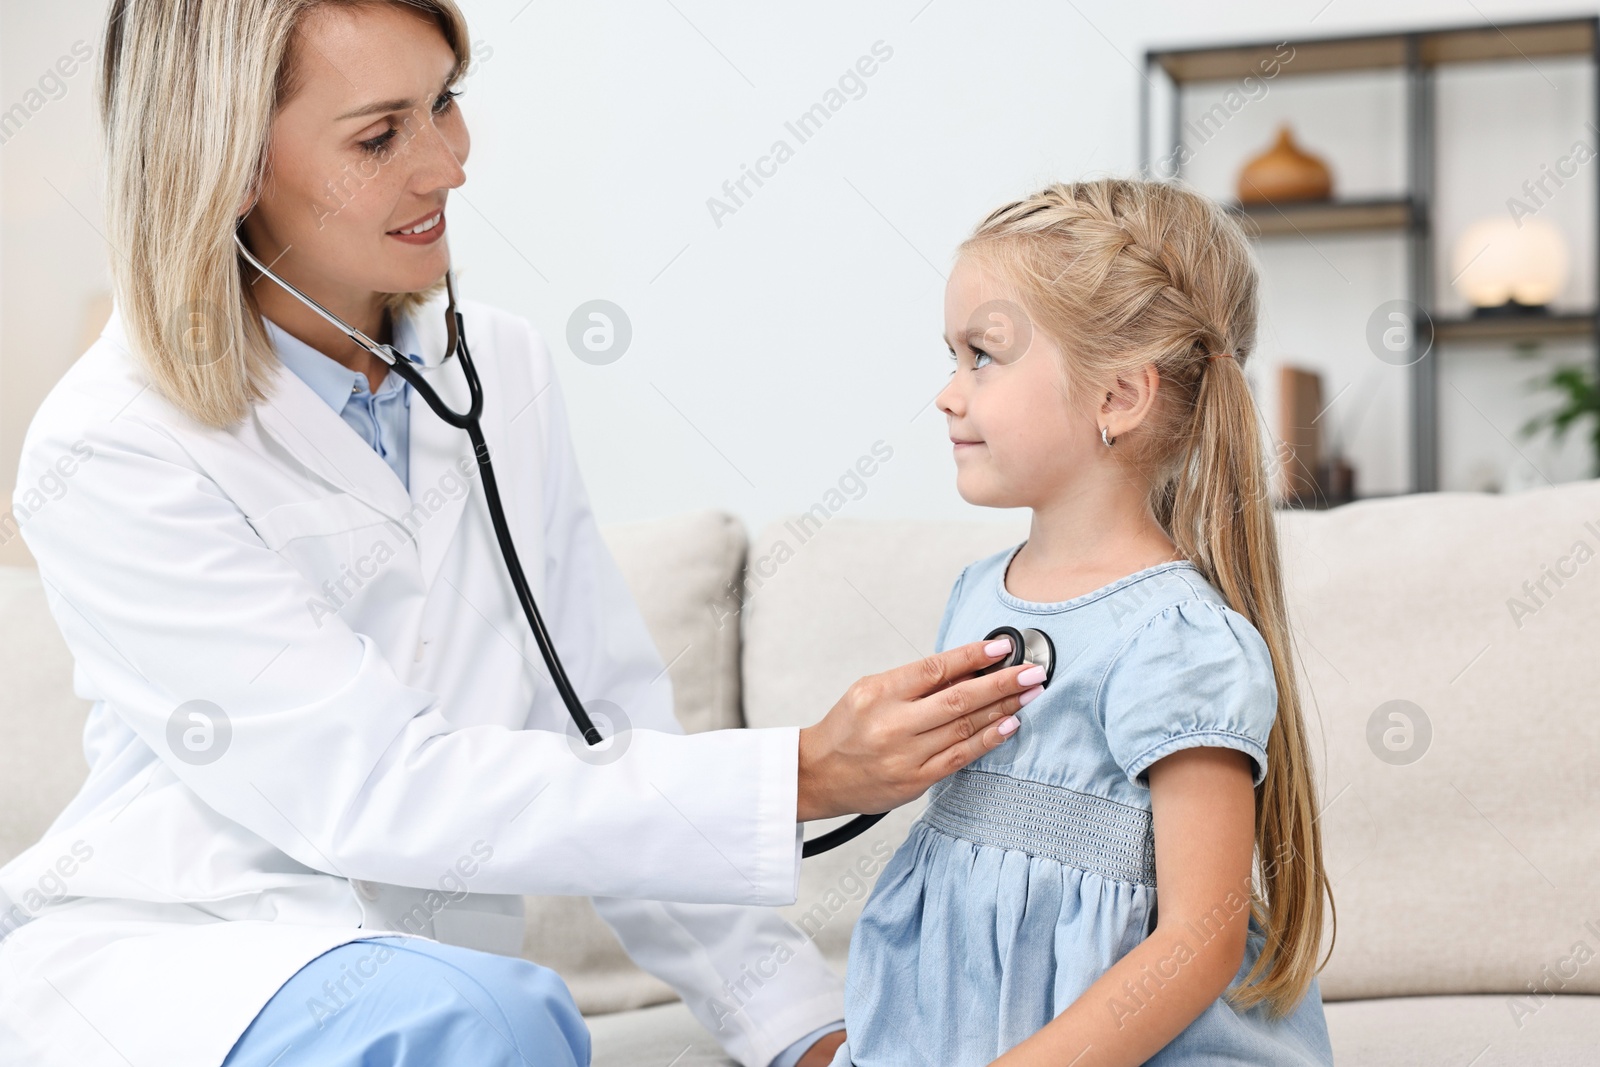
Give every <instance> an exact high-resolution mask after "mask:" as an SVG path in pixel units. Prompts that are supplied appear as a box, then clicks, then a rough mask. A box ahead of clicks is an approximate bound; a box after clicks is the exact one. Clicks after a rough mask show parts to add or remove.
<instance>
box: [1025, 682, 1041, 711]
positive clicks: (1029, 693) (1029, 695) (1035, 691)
mask: <svg viewBox="0 0 1600 1067" xmlns="http://www.w3.org/2000/svg"><path fill="white" fill-rule="evenodd" d="M1042 692H1044V686H1042V685H1036V686H1034V687H1033V688H1032V689H1029V690H1026V691H1024V692H1023V694H1022V706H1023V707H1027V706H1028V705H1029V704H1031V703H1032V702H1033V698H1034V697H1036V696H1038V695H1039V694H1040V693H1042Z"/></svg>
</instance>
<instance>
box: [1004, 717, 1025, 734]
mask: <svg viewBox="0 0 1600 1067" xmlns="http://www.w3.org/2000/svg"><path fill="white" fill-rule="evenodd" d="M1020 725H1021V723H1019V722H1017V717H1016V716H1015V715H1007V716H1006V717H1005V718H1003V719H1001V720H1000V726H999V730H1000V736H1001V737H1010V736H1011V734H1012V733H1013V732H1015V730H1016V728H1017V727H1018V726H1020Z"/></svg>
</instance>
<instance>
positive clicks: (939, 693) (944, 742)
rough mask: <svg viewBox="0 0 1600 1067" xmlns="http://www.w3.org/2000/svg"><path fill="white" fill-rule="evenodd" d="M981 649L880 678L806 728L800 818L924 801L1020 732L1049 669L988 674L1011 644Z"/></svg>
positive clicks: (861, 684) (968, 648)
mask: <svg viewBox="0 0 1600 1067" xmlns="http://www.w3.org/2000/svg"><path fill="white" fill-rule="evenodd" d="M987 647H988V648H989V649H992V650H994V651H993V654H992V655H991V654H990V653H989V652H986V651H985V643H984V642H982V641H974V642H972V643H971V644H967V645H959V646H957V647H955V648H952V649H948V650H946V651H944V652H940V653H938V654H937V655H933V656H929V657H927V658H926V659H920V660H917V661H916V662H914V663H907V664H905V665H904V666H901V667H896V668H895V669H894V670H892V671H885V672H884V673H882V674H872V675H868V676H867V677H865V678H861V679H859V680H857V681H856V683H855V684H854V685H852V686H851V687H850V688H849V690H848V691H846V692H845V695H844V696H843V697H841V698H840V699H839V702H838V703H837V704H835V705H834V706H833V708H832V710H830V711H829V712H828V714H827V715H826V716H825V717H824V718H823V720H822V721H821V722H819V723H817V724H816V725H815V726H807V727H805V728H804V729H802V730H801V731H800V775H799V779H800V796H799V803H798V805H797V806H796V809H795V818H796V819H797V820H798V821H800V822H809V821H810V820H812V819H828V818H832V817H834V816H836V815H849V814H852V813H857V812H859V813H861V814H863V815H874V814H877V813H878V812H884V811H888V810H890V809H891V808H897V807H899V806H900V805H901V804H905V803H908V802H910V801H912V800H915V799H916V798H917V797H920V796H921V795H922V794H923V793H924V792H926V791H927V788H928V787H929V786H930V785H932V784H933V783H935V782H937V781H938V780H939V779H941V778H943V777H944V776H945V775H947V774H951V773H953V772H955V771H958V770H960V769H961V768H962V767H965V766H966V765H967V764H969V763H971V762H972V761H973V760H975V759H977V758H978V757H979V756H981V755H983V754H984V753H985V752H988V751H989V750H990V749H993V748H997V747H999V746H1000V745H1002V744H1004V743H1005V742H1006V740H1007V739H1008V738H1009V737H1010V736H1011V735H1012V733H1013V732H1014V731H1015V730H1016V719H1015V717H1013V716H1012V714H1011V713H1012V712H1014V711H1016V710H1017V709H1018V708H1020V707H1022V706H1023V705H1024V704H1026V703H1027V702H1028V701H1030V700H1032V699H1033V698H1034V697H1036V696H1038V695H1039V693H1040V692H1042V691H1043V686H1041V685H1040V684H1039V683H1040V682H1042V681H1043V680H1044V670H1043V669H1042V668H1039V667H1032V666H1029V665H1027V664H1023V665H1021V666H1018V667H1007V668H1006V669H1005V670H1001V671H995V672H994V673H992V674H986V675H983V676H982V677H973V674H974V672H976V671H978V670H981V669H982V668H984V667H987V666H989V665H990V664H991V663H994V662H995V661H996V660H997V659H999V658H1000V657H1002V656H1004V655H1005V654H1006V653H1007V652H1008V651H1009V647H1010V642H1009V641H1008V640H1007V639H1006V638H998V639H996V640H994V641H991V642H989V643H988V646H987Z"/></svg>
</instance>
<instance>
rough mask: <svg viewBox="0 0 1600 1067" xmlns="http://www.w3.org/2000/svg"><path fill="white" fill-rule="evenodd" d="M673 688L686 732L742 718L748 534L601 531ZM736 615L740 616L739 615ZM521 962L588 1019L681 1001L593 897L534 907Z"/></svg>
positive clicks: (700, 526) (711, 521)
mask: <svg viewBox="0 0 1600 1067" xmlns="http://www.w3.org/2000/svg"><path fill="white" fill-rule="evenodd" d="M601 535H602V536H603V537H604V539H605V541H606V545H607V547H608V548H609V549H610V550H611V554H612V556H613V558H615V560H616V562H617V567H618V569H619V570H621V572H622V576H623V578H624V579H625V580H626V581H627V583H628V588H629V590H630V591H632V593H633V595H634V599H635V600H636V601H637V602H638V605H639V612H640V614H641V615H643V616H644V621H645V625H646V627H647V628H648V629H649V631H650V636H651V637H652V638H654V639H655V643H656V649H657V651H659V652H660V654H661V659H662V661H663V662H664V663H666V664H667V669H668V674H669V676H670V678H671V679H672V692H673V703H674V706H675V710H676V712H677V715H678V720H679V721H680V722H681V723H682V724H683V727H684V729H685V730H687V731H688V732H690V733H694V732H697V731H700V730H720V729H731V728H733V727H737V726H739V725H741V721H740V717H739V695H740V694H739V625H738V624H739V618H738V613H737V610H736V608H737V604H738V597H737V595H735V594H734V593H732V592H731V591H730V586H731V585H733V583H736V581H737V579H738V576H739V572H740V569H741V568H742V567H743V565H744V557H745V546H746V539H745V532H744V526H743V525H742V524H741V523H740V522H739V520H738V519H736V518H734V517H733V516H731V515H728V514H726V513H725V512H720V511H699V512H694V513H692V514H687V515H677V516H672V517H670V518H665V519H659V520H654V521H650V522H635V523H616V524H611V525H607V526H604V527H602V528H601ZM730 605H731V606H730ZM524 903H525V904H526V906H527V925H526V928H525V931H524V933H523V947H522V954H523V955H524V956H526V957H527V958H528V959H531V960H534V961H536V962H538V963H542V964H544V965H545V966H547V967H551V968H554V969H555V970H556V972H557V973H559V974H560V975H561V976H562V977H563V978H565V979H566V981H567V985H568V986H569V987H570V988H571V990H572V995H573V999H574V1000H575V1001H577V1004H578V1007H579V1008H580V1009H581V1010H583V1011H585V1012H607V1011H621V1010H623V1009H626V1008H636V1007H639V1006H641V1005H646V1004H659V1003H661V1002H662V1001H666V1000H671V999H674V998H675V997H676V996H677V994H675V993H674V992H673V991H672V988H671V987H670V986H668V985H667V984H666V983H665V982H662V981H661V980H660V979H658V978H656V977H655V976H653V975H651V974H648V973H646V972H645V971H643V970H641V969H640V968H638V967H637V966H635V965H634V963H633V961H632V960H630V959H629V958H628V956H627V954H626V953H625V952H624V951H623V949H622V946H621V944H620V943H619V942H618V941H617V939H616V936H615V935H614V934H612V932H611V928H610V927H609V926H607V925H606V924H605V922H604V921H603V920H602V919H601V918H600V916H599V914H598V913H597V912H596V911H595V910H594V905H593V904H591V903H590V902H589V898H588V897H533V896H530V897H525V898H524Z"/></svg>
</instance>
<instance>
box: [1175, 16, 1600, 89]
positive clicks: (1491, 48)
mask: <svg viewBox="0 0 1600 1067" xmlns="http://www.w3.org/2000/svg"><path fill="white" fill-rule="evenodd" d="M1594 38H1595V20H1594V19H1593V18H1582V19H1560V20H1552V21H1549V22H1528V23H1522V24H1519V25H1503V26H1499V27H1495V26H1483V25H1481V24H1480V25H1476V26H1460V27H1451V28H1447V29H1434V30H1416V31H1411V32H1400V33H1381V34H1371V35H1367V36H1360V37H1323V38H1312V39H1309V40H1300V41H1287V42H1285V41H1281V40H1279V41H1264V42H1261V43H1259V44H1248V45H1229V46H1226V47H1213V48H1173V49H1152V50H1150V51H1148V52H1146V53H1145V55H1146V58H1147V60H1149V61H1151V62H1155V63H1159V64H1160V65H1161V69H1162V70H1164V71H1165V72H1166V74H1167V76H1168V77H1169V78H1171V79H1172V80H1173V81H1174V82H1178V83H1180V84H1181V83H1188V82H1207V81H1234V80H1237V79H1240V78H1243V77H1245V76H1246V75H1252V74H1253V75H1256V76H1257V77H1260V76H1261V74H1262V72H1263V71H1264V70H1269V69H1273V68H1274V67H1275V68H1276V70H1277V75H1275V76H1282V75H1286V74H1287V75H1294V74H1329V73H1335V72H1339V71H1353V70H1383V69H1397V68H1402V67H1404V66H1406V63H1407V52H1408V48H1409V42H1410V41H1412V40H1415V41H1416V45H1417V59H1418V61H1419V62H1420V63H1421V64H1422V65H1423V66H1438V65H1441V64H1447V63H1479V62H1484V61H1486V60H1496V59H1532V58H1534V57H1535V56H1539V57H1548V56H1584V57H1587V56H1591V55H1593V54H1594ZM1285 44H1288V46H1289V47H1290V48H1292V49H1293V52H1292V54H1291V56H1290V58H1288V59H1285V58H1284V54H1283V52H1282V51H1281V49H1282V48H1283V46H1284V45H1285Z"/></svg>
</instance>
